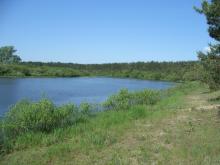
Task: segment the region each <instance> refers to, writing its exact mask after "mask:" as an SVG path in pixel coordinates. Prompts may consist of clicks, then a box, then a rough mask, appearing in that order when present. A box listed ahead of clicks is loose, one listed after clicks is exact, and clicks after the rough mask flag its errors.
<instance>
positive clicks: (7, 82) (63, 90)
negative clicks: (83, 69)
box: [0, 77, 174, 115]
mask: <svg viewBox="0 0 220 165" xmlns="http://www.w3.org/2000/svg"><path fill="white" fill-rule="evenodd" d="M173 85H174V83H170V82H160V81H145V80H135V79H119V78H103V77H99V78H85V77H84V78H0V115H2V114H3V113H4V112H6V111H7V110H8V108H9V107H10V106H11V105H12V104H15V103H16V102H17V101H19V100H21V99H30V100H33V101H37V100H39V98H41V97H42V96H46V97H48V98H50V99H52V100H53V101H54V102H55V103H56V104H63V103H70V102H74V103H76V104H79V103H80V102H82V101H88V102H95V103H99V102H103V101H104V100H105V99H106V98H107V97H108V96H110V95H112V94H114V93H116V92H117V91H119V90H120V89H121V88H127V89H129V90H130V91H135V90H141V89H146V88H147V89H165V88H169V87H171V86H173Z"/></svg>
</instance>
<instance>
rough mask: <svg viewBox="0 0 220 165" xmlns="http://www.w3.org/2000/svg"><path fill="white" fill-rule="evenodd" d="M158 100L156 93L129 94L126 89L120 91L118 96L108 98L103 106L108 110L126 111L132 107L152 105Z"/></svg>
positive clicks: (148, 91)
mask: <svg viewBox="0 0 220 165" xmlns="http://www.w3.org/2000/svg"><path fill="white" fill-rule="evenodd" d="M159 100H160V92H158V91H153V90H143V91H138V92H129V91H128V90H127V89H122V90H120V91H119V93H118V94H115V95H112V96H110V97H109V98H108V99H107V100H106V102H104V104H103V106H104V108H105V109H108V110H109V109H113V110H127V109H129V107H130V106H132V105H153V104H155V103H156V102H157V101H159Z"/></svg>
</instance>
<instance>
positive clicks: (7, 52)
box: [0, 46, 21, 64]
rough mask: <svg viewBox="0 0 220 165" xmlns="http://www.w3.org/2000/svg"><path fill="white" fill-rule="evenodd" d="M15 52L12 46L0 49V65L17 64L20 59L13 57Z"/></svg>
mask: <svg viewBox="0 0 220 165" xmlns="http://www.w3.org/2000/svg"><path fill="white" fill-rule="evenodd" d="M15 52H16V50H15V49H14V47H13V46H4V47H1V48H0V64H13V63H19V62H20V61H21V58H20V57H19V56H17V55H14V53H15Z"/></svg>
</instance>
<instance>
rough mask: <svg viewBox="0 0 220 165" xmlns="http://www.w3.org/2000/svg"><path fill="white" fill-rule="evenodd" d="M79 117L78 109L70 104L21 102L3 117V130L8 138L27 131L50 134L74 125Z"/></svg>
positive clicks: (44, 101)
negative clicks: (54, 130)
mask: <svg viewBox="0 0 220 165" xmlns="http://www.w3.org/2000/svg"><path fill="white" fill-rule="evenodd" d="M88 113H89V112H87V114H88ZM81 117H82V114H81V112H80V111H79V108H78V107H76V106H75V105H72V104H67V105H63V106H60V107H57V106H55V105H54V104H53V103H52V102H51V101H50V100H48V99H41V100H40V101H39V102H36V103H33V102H30V101H27V100H23V101H21V102H18V103H17V104H16V105H14V106H13V107H12V108H11V109H10V110H9V112H8V113H7V114H6V116H5V117H4V129H5V133H6V134H7V136H10V137H13V136H16V135H19V134H21V133H24V132H29V131H41V132H50V131H52V130H53V129H55V128H57V127H64V126H67V125H71V124H73V123H76V122H77V121H79V120H80V118H81Z"/></svg>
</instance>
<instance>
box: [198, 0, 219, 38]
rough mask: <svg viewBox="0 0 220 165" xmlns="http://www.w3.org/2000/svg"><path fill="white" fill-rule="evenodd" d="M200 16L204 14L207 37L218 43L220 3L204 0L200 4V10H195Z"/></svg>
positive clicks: (213, 0) (214, 0) (217, 0)
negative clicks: (207, 31)
mask: <svg viewBox="0 0 220 165" xmlns="http://www.w3.org/2000/svg"><path fill="white" fill-rule="evenodd" d="M195 9H196V11H198V12H199V13H201V14H204V15H205V17H206V20H207V24H208V25H209V29H208V30H209V35H210V36H211V37H212V38H214V39H215V40H217V41H220V1H219V0H211V3H209V1H207V0H205V1H203V2H202V8H201V9H199V8H195Z"/></svg>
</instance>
